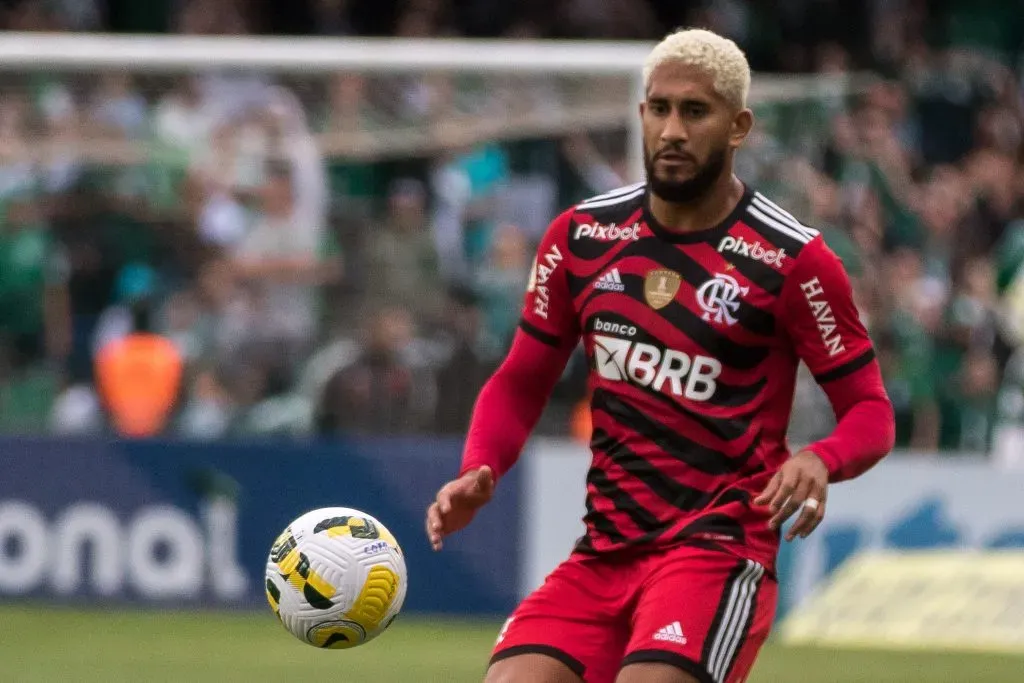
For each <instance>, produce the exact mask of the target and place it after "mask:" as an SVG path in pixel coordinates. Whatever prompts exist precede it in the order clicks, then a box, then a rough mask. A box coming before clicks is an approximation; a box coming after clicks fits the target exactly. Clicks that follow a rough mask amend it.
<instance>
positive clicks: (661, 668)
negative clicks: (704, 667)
mask: <svg viewBox="0 0 1024 683" xmlns="http://www.w3.org/2000/svg"><path fill="white" fill-rule="evenodd" d="M615 683H701V682H700V679H698V678H695V677H694V676H692V675H691V674H688V673H686V672H685V671H683V670H682V669H680V668H679V667H677V666H673V665H671V664H664V663H662V662H638V663H637V664H629V665H627V666H624V667H622V671H620V672H619V675H618V677H617V678H616V679H615Z"/></svg>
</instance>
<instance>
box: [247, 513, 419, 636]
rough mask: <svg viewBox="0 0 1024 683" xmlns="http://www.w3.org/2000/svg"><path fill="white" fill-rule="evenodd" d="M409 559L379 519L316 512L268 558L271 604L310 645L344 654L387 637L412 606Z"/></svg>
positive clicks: (296, 525)
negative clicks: (405, 605) (407, 599)
mask: <svg viewBox="0 0 1024 683" xmlns="http://www.w3.org/2000/svg"><path fill="white" fill-rule="evenodd" d="M406 587H407V586H406V570H405V558H404V557H403V556H402V549H401V548H399V546H398V541H396V540H395V537H394V536H392V535H391V532H390V531H388V530H387V528H386V527H385V526H384V525H383V524H381V523H380V522H378V521H377V520H376V519H374V518H373V517H371V516H370V515H368V514H366V513H365V512H360V511H359V510H353V509H351V508H342V507H331V508H321V509H319V510H313V511H312V512H307V513H306V514H304V515H302V516H301V517H299V518H298V519H296V520H295V521H294V522H292V523H291V524H289V525H288V528H287V529H285V530H284V531H283V532H282V533H281V535H280V536H278V537H277V540H276V541H274V545H273V546H272V547H271V549H270V557H269V558H268V559H267V583H266V589H267V600H268V601H269V602H270V607H271V609H273V610H274V613H275V614H277V616H278V618H279V619H280V620H281V623H282V624H284V627H285V628H287V629H288V630H289V631H291V633H292V635H294V636H295V637H296V638H298V639H299V640H301V641H302V642H304V643H308V644H310V645H313V646H315V647H322V648H331V649H344V648H350V647H355V646H357V645H362V644H363V643H365V642H368V641H370V640H372V639H373V638H376V637H377V636H378V635H380V634H381V633H383V632H384V630H385V629H387V627H388V626H390V625H391V622H392V621H394V619H395V617H396V616H398V612H399V610H401V609H402V603H403V602H404V601H405V591H406Z"/></svg>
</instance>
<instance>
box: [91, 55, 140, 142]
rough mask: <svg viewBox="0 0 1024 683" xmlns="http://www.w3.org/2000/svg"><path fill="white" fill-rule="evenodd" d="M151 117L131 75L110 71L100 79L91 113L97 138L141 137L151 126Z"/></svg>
mask: <svg viewBox="0 0 1024 683" xmlns="http://www.w3.org/2000/svg"><path fill="white" fill-rule="evenodd" d="M148 114H149V112H148V110H147V107H146V100H145V99H144V98H143V97H142V95H140V94H139V93H138V91H136V90H135V89H134V88H133V87H132V78H131V75H130V74H128V73H126V72H124V71H109V72H105V73H103V74H101V75H100V80H99V84H98V85H97V88H96V90H95V92H94V94H93V104H92V112H91V123H92V124H93V125H94V126H95V127H96V131H95V132H96V135H97V136H99V137H108V136H109V137H117V138H122V137H123V138H137V137H141V136H142V135H143V133H145V132H146V130H145V129H146V126H147V125H148V123H149V120H148Z"/></svg>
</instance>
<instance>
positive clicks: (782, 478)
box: [754, 237, 896, 540]
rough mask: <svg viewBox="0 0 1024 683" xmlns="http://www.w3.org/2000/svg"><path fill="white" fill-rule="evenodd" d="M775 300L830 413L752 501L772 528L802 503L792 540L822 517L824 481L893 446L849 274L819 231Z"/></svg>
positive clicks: (862, 467) (864, 465) (865, 464)
mask: <svg viewBox="0 0 1024 683" xmlns="http://www.w3.org/2000/svg"><path fill="white" fill-rule="evenodd" d="M779 304H780V309H779V319H780V322H781V323H782V325H783V329H784V331H785V334H786V335H787V336H788V338H789V340H790V342H791V343H792V344H793V347H794V349H795V351H796V353H797V355H798V356H799V357H800V358H801V359H802V360H803V361H804V362H805V363H806V364H807V366H808V368H810V370H811V373H812V374H813V375H814V378H815V379H816V380H817V382H818V384H819V385H820V386H821V387H822V389H824V390H825V393H826V394H827V395H828V398H829V401H830V402H831V404H832V409H833V411H834V412H835V415H836V420H837V425H836V428H835V429H834V430H833V431H832V433H831V434H830V435H829V436H827V437H826V438H824V439H822V440H820V441H817V442H815V443H812V444H810V445H809V446H807V447H806V448H804V449H803V450H801V451H800V452H799V453H797V454H796V455H794V456H793V457H792V458H790V459H789V460H788V461H787V462H786V463H785V464H784V465H783V466H782V467H781V468H780V469H779V471H778V472H777V473H776V474H775V476H774V477H773V478H772V480H771V481H770V482H769V484H768V487H767V488H766V489H765V491H764V492H763V493H762V494H761V495H760V496H759V497H758V498H757V499H756V500H755V501H754V502H755V504H759V505H764V504H768V505H769V506H770V508H771V510H772V512H773V513H774V516H773V517H772V520H771V524H772V525H773V526H774V527H776V528H778V527H780V526H781V525H782V523H783V522H784V521H785V520H786V519H788V518H789V517H790V516H792V515H793V513H795V512H796V511H797V510H798V509H801V508H802V511H801V513H800V516H799V517H798V518H797V521H796V522H795V523H794V524H793V526H792V527H791V528H790V530H789V532H788V533H787V534H786V540H793V539H794V538H796V537H797V536H800V537H806V536H807V535H808V534H810V533H811V532H812V531H814V529H815V528H816V527H817V526H818V524H819V523H820V522H821V520H822V519H823V518H824V516H825V501H826V497H827V488H828V484H829V483H830V482H838V481H843V480H846V479H851V478H853V477H856V476H858V475H860V474H863V473H864V472H866V471H867V470H868V469H870V468H871V467H872V466H873V465H875V464H876V463H877V462H878V461H879V460H881V459H882V458H883V457H885V455H886V454H887V453H889V451H890V450H892V447H893V442H894V440H895V433H896V427H895V419H894V416H893V409H892V403H891V402H890V401H889V397H888V395H887V394H886V391H885V387H884V385H883V383H882V373H881V370H880V368H879V366H878V361H877V360H876V359H875V351H874V347H873V346H872V344H871V339H870V338H869V337H868V333H867V330H866V329H865V328H864V325H863V323H861V321H860V316H859V314H858V312H857V307H856V306H855V305H854V302H853V291H852V287H851V286H850V279H849V277H848V276H847V274H846V270H845V269H844V268H843V264H842V262H841V261H840V260H839V257H838V256H836V255H835V253H834V252H833V251H832V250H831V249H829V248H828V246H827V245H826V244H825V243H824V241H823V240H822V239H821V238H820V237H818V238H816V239H815V240H814V241H812V242H811V243H810V244H808V245H807V246H806V247H804V249H803V251H801V253H800V255H799V257H798V259H797V261H796V263H795V264H794V266H793V270H792V271H791V272H790V273H789V275H788V277H787V278H786V283H785V285H784V286H783V291H782V296H781V297H780V301H779ZM809 500H812V501H816V502H807V501H809Z"/></svg>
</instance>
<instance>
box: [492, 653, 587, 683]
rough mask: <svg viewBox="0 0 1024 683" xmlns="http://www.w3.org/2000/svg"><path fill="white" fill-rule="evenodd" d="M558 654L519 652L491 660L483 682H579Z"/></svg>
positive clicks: (577, 675)
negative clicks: (498, 659) (506, 657)
mask: <svg viewBox="0 0 1024 683" xmlns="http://www.w3.org/2000/svg"><path fill="white" fill-rule="evenodd" d="M560 654H561V653H555V656H549V655H542V654H537V653H528V654H519V655H515V656H513V657H509V658H508V659H502V660H500V661H497V662H493V663H492V664H491V666H490V667H489V668H488V669H487V677H486V678H485V679H484V683H580V681H581V680H583V679H582V678H581V677H580V675H579V674H578V673H577V672H576V671H575V670H574V669H573V668H570V664H568V663H566V662H563V661H562V659H561V657H560V656H559V655H560Z"/></svg>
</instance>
